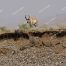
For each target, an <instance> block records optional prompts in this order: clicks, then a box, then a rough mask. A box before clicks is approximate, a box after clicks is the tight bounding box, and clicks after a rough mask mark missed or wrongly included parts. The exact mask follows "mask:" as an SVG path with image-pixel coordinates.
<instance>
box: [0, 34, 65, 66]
mask: <svg viewBox="0 0 66 66" xmlns="http://www.w3.org/2000/svg"><path fill="white" fill-rule="evenodd" d="M0 66H66V36H63V37H56V36H54V35H48V34H45V35H43V36H42V37H35V36H30V38H29V39H25V38H20V39H18V40H16V41H14V40H13V39H3V40H1V41H0Z"/></svg>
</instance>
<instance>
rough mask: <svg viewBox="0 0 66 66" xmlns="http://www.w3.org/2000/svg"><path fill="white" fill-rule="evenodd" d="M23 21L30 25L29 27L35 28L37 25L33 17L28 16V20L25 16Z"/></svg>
mask: <svg viewBox="0 0 66 66" xmlns="http://www.w3.org/2000/svg"><path fill="white" fill-rule="evenodd" d="M25 19H26V21H27V23H28V24H29V25H30V26H35V27H36V26H37V23H38V20H37V19H36V18H35V17H33V16H28V18H27V17H26V16H25Z"/></svg>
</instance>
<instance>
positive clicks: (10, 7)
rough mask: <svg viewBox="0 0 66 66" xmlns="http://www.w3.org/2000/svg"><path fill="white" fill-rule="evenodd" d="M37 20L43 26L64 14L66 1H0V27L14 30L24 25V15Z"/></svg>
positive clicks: (65, 12)
mask: <svg viewBox="0 0 66 66" xmlns="http://www.w3.org/2000/svg"><path fill="white" fill-rule="evenodd" d="M28 14H29V15H31V16H35V17H37V18H38V20H39V23H40V24H41V23H42V24H44V23H45V22H44V21H45V20H46V19H48V18H49V19H48V22H50V23H51V21H53V20H55V18H56V17H55V16H57V15H59V14H66V0H0V26H7V27H11V28H16V27H17V25H18V24H21V23H25V18H24V16H25V15H28Z"/></svg>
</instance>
